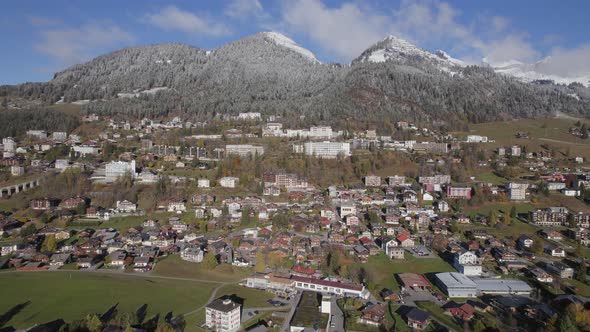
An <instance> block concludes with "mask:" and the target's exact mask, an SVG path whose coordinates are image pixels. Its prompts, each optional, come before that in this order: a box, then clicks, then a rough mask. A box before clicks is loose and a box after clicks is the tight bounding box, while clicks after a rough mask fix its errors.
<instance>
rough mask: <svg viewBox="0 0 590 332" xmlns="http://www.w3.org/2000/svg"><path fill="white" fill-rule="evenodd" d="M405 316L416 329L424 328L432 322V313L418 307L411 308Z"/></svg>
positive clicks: (407, 321)
mask: <svg viewBox="0 0 590 332" xmlns="http://www.w3.org/2000/svg"><path fill="white" fill-rule="evenodd" d="M403 316H404V318H405V319H406V323H407V324H408V326H409V327H411V328H413V329H416V330H423V329H425V328H426V327H427V326H428V324H429V323H430V314H429V313H428V312H426V311H423V310H420V309H418V308H411V309H410V310H408V311H407V312H406V313H404V314H403Z"/></svg>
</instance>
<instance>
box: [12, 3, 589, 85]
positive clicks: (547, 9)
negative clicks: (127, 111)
mask: <svg viewBox="0 0 590 332" xmlns="http://www.w3.org/2000/svg"><path fill="white" fill-rule="evenodd" d="M588 13H590V1H561V2H557V1H548V0H536V1H533V0H521V1H505V0H494V1H472V0H471V1H467V0H459V1H437V0H416V1H408V0H401V1H389V0H345V1H335V0H276V1H266V0H226V1H182V0H180V1H148V0H146V1H139V0H137V1H120V0H118V1H114V0H102V1H81V0H80V1H65V0H52V1H42V0H38V1H22V0H20V1H12V0H6V1H3V2H2V10H1V11H0V27H1V28H2V31H4V34H3V37H4V38H3V39H4V40H3V41H4V47H2V52H1V53H0V59H1V60H2V61H0V84H14V83H20V82H25V81H46V80H49V79H51V77H52V76H53V73H55V72H56V71H59V70H62V69H65V68H67V67H68V66H71V65H73V64H76V63H80V62H84V61H86V60H88V59H91V58H92V57H94V56H97V55H100V54H103V53H106V52H109V51H112V50H116V49H119V48H122V47H126V46H133V45H145V44H152V43H161V42H184V43H187V44H190V45H194V46H199V47H203V48H207V49H213V48H215V47H217V46H220V45H222V44H224V43H227V42H230V41H233V40H236V39H239V38H241V37H244V36H247V35H250V34H253V33H256V32H259V31H270V30H272V31H277V32H281V33H283V34H285V35H287V36H289V37H291V38H292V39H293V40H295V41H296V42H297V43H299V44H300V45H302V46H303V47H306V48H308V49H309V50H311V51H312V52H314V54H316V56H317V58H318V59H320V60H321V61H323V62H332V61H334V62H343V63H345V62H349V61H350V60H352V59H353V58H355V57H356V56H357V55H359V54H360V53H361V52H362V51H363V50H364V49H366V48H367V47H368V46H370V45H371V44H373V43H374V42H376V41H378V40H380V39H383V38H384V37H386V36H387V35H390V34H392V35H396V36H399V37H402V38H406V39H408V40H410V41H412V42H414V43H415V44H417V45H419V46H420V47H423V48H426V49H429V50H436V49H443V50H445V51H447V53H449V54H451V55H452V56H453V57H456V58H460V59H463V60H466V61H469V62H472V63H479V62H481V60H482V59H483V58H486V59H487V61H488V62H490V63H503V62H506V61H509V60H518V61H522V62H534V61H539V60H541V59H543V58H545V57H547V56H551V60H550V63H551V66H549V68H550V70H553V71H554V72H555V73H558V74H559V73H561V74H564V73H572V72H579V71H585V72H586V71H590V35H589V32H590V20H588V19H587V16H588Z"/></svg>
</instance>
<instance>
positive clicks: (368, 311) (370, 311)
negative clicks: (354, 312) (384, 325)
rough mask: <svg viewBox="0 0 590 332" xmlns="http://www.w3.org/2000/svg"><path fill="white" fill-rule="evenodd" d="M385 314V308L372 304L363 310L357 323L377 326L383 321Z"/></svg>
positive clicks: (378, 304)
mask: <svg viewBox="0 0 590 332" xmlns="http://www.w3.org/2000/svg"><path fill="white" fill-rule="evenodd" d="M386 314H387V308H386V307H385V305H383V304H380V303H377V304H372V305H369V306H367V307H366V308H365V309H363V311H362V313H361V317H360V318H359V319H358V322H359V323H361V324H365V325H370V326H379V325H381V322H383V319H385V315H386Z"/></svg>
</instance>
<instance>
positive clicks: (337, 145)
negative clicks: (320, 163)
mask: <svg viewBox="0 0 590 332" xmlns="http://www.w3.org/2000/svg"><path fill="white" fill-rule="evenodd" d="M298 150H299V151H301V149H300V148H296V147H295V146H294V151H295V152H298ZM302 152H303V153H305V154H306V155H308V156H315V157H318V158H326V159H335V158H337V157H338V156H339V155H341V156H343V157H348V156H350V143H347V142H327V141H326V142H306V143H304V144H303V151H302Z"/></svg>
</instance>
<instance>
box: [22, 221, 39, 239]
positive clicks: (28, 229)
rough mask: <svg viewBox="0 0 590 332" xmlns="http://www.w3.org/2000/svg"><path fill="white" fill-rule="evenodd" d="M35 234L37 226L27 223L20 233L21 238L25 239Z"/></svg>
mask: <svg viewBox="0 0 590 332" xmlns="http://www.w3.org/2000/svg"><path fill="white" fill-rule="evenodd" d="M35 233H37V226H35V224H34V223H32V222H31V223H28V224H27V225H26V226H25V227H23V228H22V229H21V231H20V236H21V237H27V236H29V235H33V234H35Z"/></svg>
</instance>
